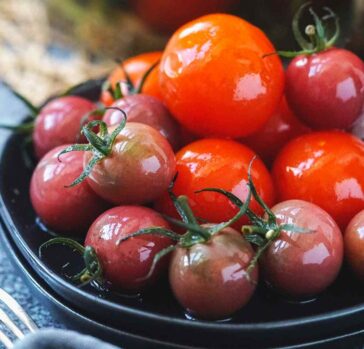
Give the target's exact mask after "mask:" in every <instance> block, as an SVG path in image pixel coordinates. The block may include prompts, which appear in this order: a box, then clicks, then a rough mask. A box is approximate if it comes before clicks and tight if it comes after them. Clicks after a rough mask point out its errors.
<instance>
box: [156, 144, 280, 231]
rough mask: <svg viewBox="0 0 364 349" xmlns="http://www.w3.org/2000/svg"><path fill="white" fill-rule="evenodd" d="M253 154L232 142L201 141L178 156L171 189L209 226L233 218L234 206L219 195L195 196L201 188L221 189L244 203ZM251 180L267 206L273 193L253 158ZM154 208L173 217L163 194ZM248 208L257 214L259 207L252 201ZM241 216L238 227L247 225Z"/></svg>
mask: <svg viewBox="0 0 364 349" xmlns="http://www.w3.org/2000/svg"><path fill="white" fill-rule="evenodd" d="M254 156H255V153H254V152H253V151H252V150H250V149H249V148H248V147H246V146H244V145H242V144H240V143H238V142H235V141H231V140H224V139H202V140H199V141H196V142H193V143H191V144H189V145H187V146H186V147H184V148H182V149H181V150H180V151H179V152H178V153H177V154H176V159H177V168H176V170H177V172H178V177H177V180H176V183H175V186H174V188H173V191H174V193H175V194H176V195H186V196H187V197H188V198H189V203H190V205H191V208H192V210H193V211H194V213H195V214H196V216H198V217H200V218H203V219H204V220H207V221H208V222H211V223H219V222H222V221H226V220H228V219H230V218H232V217H233V216H234V215H235V214H236V213H237V208H236V206H235V205H233V204H232V203H230V201H229V200H228V199H227V198H226V197H224V196H222V195H221V194H218V193H213V192H205V193H198V194H197V193H196V191H197V190H201V189H204V188H211V187H213V188H220V189H225V190H227V191H229V192H232V193H233V194H235V195H236V196H237V197H239V198H240V199H241V200H243V201H245V200H246V198H247V195H248V186H247V182H248V181H247V177H248V168H249V164H250V162H251V160H252V159H253V158H254ZM251 175H252V178H253V182H254V184H255V186H256V188H257V191H258V193H259V194H260V195H261V196H262V198H263V200H264V201H265V202H266V203H267V204H268V205H269V206H270V205H272V204H274V199H275V194H274V188H273V183H272V179H271V176H270V174H269V172H268V170H267V169H266V167H265V166H264V164H263V162H262V161H261V160H259V159H256V160H255V161H254V163H253V166H252V173H251ZM156 208H157V209H158V210H160V211H162V212H164V213H166V214H167V215H172V216H176V211H175V209H174V207H173V205H172V202H171V200H170V198H169V196H168V194H165V195H164V196H163V197H162V198H161V199H160V200H159V201H158V202H157V204H156ZM250 208H251V209H252V210H253V211H255V212H256V213H258V214H261V213H263V211H262V208H261V207H260V206H259V205H258V203H257V202H256V201H255V200H252V202H251V204H250ZM247 222H248V221H247V219H246V218H245V217H244V218H243V219H241V220H240V222H239V224H238V225H237V228H240V227H241V224H243V223H247Z"/></svg>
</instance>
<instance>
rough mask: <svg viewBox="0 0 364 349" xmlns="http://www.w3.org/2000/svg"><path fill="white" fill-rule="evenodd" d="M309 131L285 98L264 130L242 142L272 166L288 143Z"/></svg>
mask: <svg viewBox="0 0 364 349" xmlns="http://www.w3.org/2000/svg"><path fill="white" fill-rule="evenodd" d="M309 131H310V129H309V128H308V127H307V126H305V125H303V124H302V123H301V122H300V121H299V120H298V119H297V118H296V116H295V115H294V114H293V112H292V111H291V109H290V108H289V107H288V105H287V101H286V98H285V97H283V98H282V100H281V103H280V104H279V107H278V109H277V110H276V111H275V113H274V114H273V115H272V116H271V118H270V119H269V120H268V122H267V123H266V124H265V125H264V126H263V128H261V129H260V130H259V131H258V132H256V133H254V134H253V135H251V136H249V137H246V138H243V139H241V141H242V142H243V143H244V144H246V145H247V146H249V147H250V148H251V149H253V150H254V151H255V152H256V153H257V154H258V155H259V156H260V157H261V158H262V159H263V160H264V162H265V163H266V164H267V165H268V166H271V165H272V163H273V160H274V159H275V157H276V156H277V155H278V153H279V151H280V150H281V149H282V148H283V146H284V145H285V144H286V143H288V142H289V141H290V140H292V139H293V138H296V137H297V136H300V135H302V134H304V133H308V132H309Z"/></svg>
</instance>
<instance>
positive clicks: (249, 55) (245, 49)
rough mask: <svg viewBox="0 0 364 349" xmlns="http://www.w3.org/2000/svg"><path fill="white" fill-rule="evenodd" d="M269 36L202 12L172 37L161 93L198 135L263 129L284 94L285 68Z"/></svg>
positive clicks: (234, 19) (229, 134)
mask: <svg viewBox="0 0 364 349" xmlns="http://www.w3.org/2000/svg"><path fill="white" fill-rule="evenodd" d="M274 51H275V49H274V47H273V45H272V43H271V42H270V41H269V39H268V38H267V37H266V35H265V34H264V33H263V32H262V31H261V30H260V29H258V28H257V27H255V26H253V25H252V24H250V23H248V22H246V21H244V20H243V19H241V18H238V17H235V16H232V15H227V14H213V15H207V16H205V17H201V18H199V19H197V20H195V21H193V22H190V23H188V24H186V25H185V26H183V27H182V28H180V29H179V30H178V31H177V32H176V33H175V34H174V35H173V36H172V38H171V39H170V41H169V43H168V45H167V47H166V50H165V51H164V54H163V56H162V60H161V64H160V75H159V78H160V84H161V90H162V93H163V98H164V100H165V102H166V103H167V105H168V107H169V109H170V110H171V112H172V114H173V115H174V116H175V117H176V118H177V119H178V120H179V122H180V123H181V124H182V125H183V126H185V127H186V128H187V129H189V130H190V131H191V132H193V133H196V134H198V135H200V136H219V137H233V138H237V137H243V136H247V135H249V134H252V133H254V132H255V131H257V130H259V128H261V127H262V126H263V125H264V124H265V123H266V122H267V120H268V119H269V117H270V116H271V115H272V114H273V112H274V111H275V110H276V108H277V107H278V104H279V102H280V100H281V98H282V94H283V85H284V73H283V67H282V63H281V61H280V58H279V57H278V56H275V55H272V56H268V57H263V56H264V55H265V54H268V53H271V52H274Z"/></svg>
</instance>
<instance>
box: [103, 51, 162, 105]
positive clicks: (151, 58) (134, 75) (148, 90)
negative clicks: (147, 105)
mask: <svg viewBox="0 0 364 349" xmlns="http://www.w3.org/2000/svg"><path fill="white" fill-rule="evenodd" d="M161 57H162V52H147V53H142V54H140V55H138V56H135V57H130V58H129V59H127V60H125V61H124V62H122V64H123V67H124V69H122V67H121V66H118V67H116V68H115V69H114V70H113V71H112V72H111V74H110V76H109V77H108V81H109V82H110V85H111V87H112V88H113V89H115V87H116V84H117V83H119V82H120V81H126V76H125V73H124V70H125V71H126V72H127V73H128V75H129V76H130V78H131V80H132V82H133V84H134V86H138V85H139V84H140V82H141V80H142V78H143V76H144V75H145V73H146V72H147V71H148V69H149V68H150V67H151V66H152V65H153V64H155V63H157V62H158V61H159V60H160V59H161ZM142 92H143V93H145V94H147V95H150V96H154V97H156V98H158V99H160V100H162V96H161V92H160V88H159V80H158V67H156V68H155V69H153V71H152V72H151V73H150V74H149V76H148V78H147V79H146V81H145V83H144V85H143V88H142ZM101 101H102V102H103V103H104V104H105V105H106V106H110V105H111V104H112V103H113V101H114V99H113V97H112V96H111V94H110V93H109V92H108V91H104V92H103V93H102V94H101Z"/></svg>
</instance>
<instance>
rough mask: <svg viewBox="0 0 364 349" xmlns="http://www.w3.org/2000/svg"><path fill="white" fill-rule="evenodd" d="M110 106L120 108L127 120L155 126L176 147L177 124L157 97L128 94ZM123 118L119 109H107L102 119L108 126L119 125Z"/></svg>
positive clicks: (177, 137) (177, 141) (177, 145)
mask: <svg viewBox="0 0 364 349" xmlns="http://www.w3.org/2000/svg"><path fill="white" fill-rule="evenodd" d="M112 107H114V108H119V109H122V110H123V111H124V113H126V115H127V117H128V122H140V123H142V124H146V125H149V126H151V127H153V128H155V129H156V130H157V131H159V132H160V134H161V135H162V136H164V137H166V138H167V139H168V141H169V143H170V144H171V145H172V147H173V149H178V147H179V145H180V139H179V138H180V137H179V131H180V128H179V125H178V124H177V123H176V121H175V120H174V119H173V118H172V115H171V114H170V113H169V111H168V109H167V108H166V107H165V105H164V104H163V103H162V102H161V101H160V100H159V99H157V98H155V97H152V96H148V95H144V94H136V95H130V96H125V97H124V98H121V99H118V100H116V101H115V102H114V103H113V104H112ZM123 118H124V114H122V113H121V112H120V111H118V110H115V109H109V110H107V111H106V113H105V115H104V117H103V121H105V123H106V124H107V125H108V126H115V125H119V124H120V122H121V121H122V120H123Z"/></svg>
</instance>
